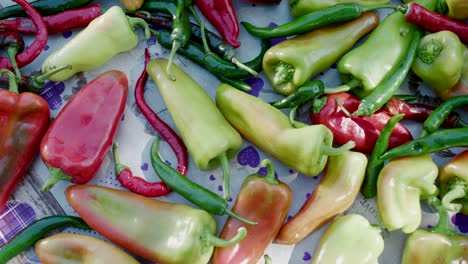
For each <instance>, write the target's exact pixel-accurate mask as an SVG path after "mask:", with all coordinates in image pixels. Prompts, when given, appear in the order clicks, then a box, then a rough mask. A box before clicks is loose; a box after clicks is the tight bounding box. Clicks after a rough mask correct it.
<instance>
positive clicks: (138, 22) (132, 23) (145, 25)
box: [127, 16, 151, 39]
mask: <svg viewBox="0 0 468 264" xmlns="http://www.w3.org/2000/svg"><path fill="white" fill-rule="evenodd" d="M127 19H128V23H130V26H131V27H132V28H135V26H137V25H138V26H140V27H142V28H143V29H144V30H145V38H146V39H149V38H151V32H150V28H149V26H148V23H146V21H145V20H144V19H143V18H139V17H129V16H127Z"/></svg>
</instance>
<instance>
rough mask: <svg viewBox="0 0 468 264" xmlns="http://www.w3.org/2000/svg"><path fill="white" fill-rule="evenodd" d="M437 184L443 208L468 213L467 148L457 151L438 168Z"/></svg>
mask: <svg viewBox="0 0 468 264" xmlns="http://www.w3.org/2000/svg"><path fill="white" fill-rule="evenodd" d="M439 184H440V194H439V195H440V197H441V199H442V205H443V206H444V208H445V209H446V210H448V211H452V212H462V213H463V214H466V215H468V150H465V151H463V152H461V153H459V154H458V155H457V156H455V158H453V159H452V160H451V161H449V162H448V163H446V164H445V165H444V166H443V167H442V168H441V169H440V171H439Z"/></svg>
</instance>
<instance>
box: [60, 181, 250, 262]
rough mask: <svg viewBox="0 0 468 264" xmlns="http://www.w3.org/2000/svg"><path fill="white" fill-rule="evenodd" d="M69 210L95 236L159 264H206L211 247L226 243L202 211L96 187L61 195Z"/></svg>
mask: <svg viewBox="0 0 468 264" xmlns="http://www.w3.org/2000/svg"><path fill="white" fill-rule="evenodd" d="M65 197H66V199H67V201H68V202H69V203H70V205H71V207H72V208H73V209H74V210H75V211H76V212H77V213H78V214H79V215H80V216H81V217H82V218H83V219H84V220H85V222H86V223H87V224H88V225H89V226H91V227H92V228H93V229H94V230H96V231H97V232H98V233H99V234H101V235H102V236H104V237H105V238H107V239H109V240H110V241H112V242H114V243H115V244H117V245H119V246H121V247H122V248H124V249H126V250H128V251H129V252H131V253H134V254H136V255H139V256H141V257H144V258H146V259H148V260H151V261H155V262H158V263H164V264H186V263H192V264H205V263H208V261H209V260H210V257H211V255H212V253H213V250H214V247H215V246H231V245H233V244H235V243H237V242H239V241H240V240H242V239H243V238H245V236H246V235H247V232H246V230H245V229H240V230H239V232H238V233H237V235H236V236H234V237H233V238H232V239H231V240H229V241H227V240H223V239H220V238H218V237H216V236H215V234H216V229H217V225H216V220H215V219H214V218H213V217H212V216H211V215H210V214H208V213H207V212H206V211H204V210H200V209H195V208H193V207H190V206H187V205H184V204H175V203H170V202H165V201H161V200H157V199H151V198H147V197H144V196H141V195H138V194H134V193H131V192H127V191H122V190H116V189H112V188H108V187H102V186H95V185H72V186H70V187H68V188H67V189H66V190H65Z"/></svg>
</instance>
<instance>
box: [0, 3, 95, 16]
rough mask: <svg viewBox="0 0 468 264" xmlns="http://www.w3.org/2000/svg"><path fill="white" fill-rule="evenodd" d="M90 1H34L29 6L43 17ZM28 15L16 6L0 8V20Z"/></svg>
mask: <svg viewBox="0 0 468 264" xmlns="http://www.w3.org/2000/svg"><path fill="white" fill-rule="evenodd" d="M91 2H92V0H62V1H57V0H36V1H32V2H31V3H30V4H31V5H32V6H33V7H34V8H35V9H36V10H37V11H38V12H39V13H40V14H41V15H43V16H46V15H53V14H57V13H60V12H63V11H65V10H69V9H73V8H78V7H82V6H85V5H87V4H89V3H91ZM27 15H28V14H27V13H26V11H24V9H23V8H22V7H21V6H20V5H17V4H14V5H10V6H6V7H3V8H0V19H5V18H10V17H24V16H27Z"/></svg>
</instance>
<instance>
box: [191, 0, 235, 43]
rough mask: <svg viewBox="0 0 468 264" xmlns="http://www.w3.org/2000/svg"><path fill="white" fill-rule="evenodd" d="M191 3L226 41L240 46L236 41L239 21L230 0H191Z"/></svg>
mask: <svg viewBox="0 0 468 264" xmlns="http://www.w3.org/2000/svg"><path fill="white" fill-rule="evenodd" d="M193 3H194V4H195V5H196V6H197V7H198V8H199V9H200V11H201V13H202V14H203V16H204V17H205V18H206V19H208V21H210V23H211V24H212V25H213V26H214V27H215V28H216V30H218V31H219V33H220V34H221V36H222V37H223V39H224V40H225V41H226V42H227V43H229V44H230V45H232V46H233V47H235V48H238V47H240V42H239V41H237V38H238V37H239V21H238V20H237V15H236V12H235V10H234V7H233V6H232V2H231V0H193Z"/></svg>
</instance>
